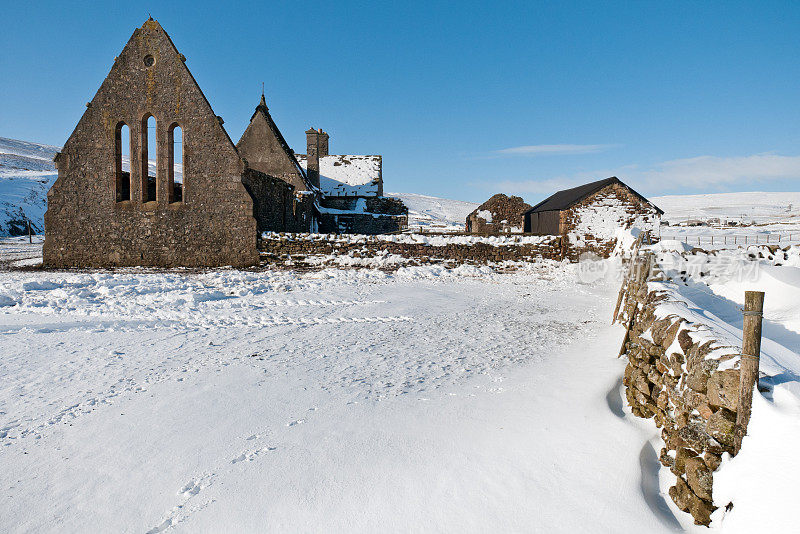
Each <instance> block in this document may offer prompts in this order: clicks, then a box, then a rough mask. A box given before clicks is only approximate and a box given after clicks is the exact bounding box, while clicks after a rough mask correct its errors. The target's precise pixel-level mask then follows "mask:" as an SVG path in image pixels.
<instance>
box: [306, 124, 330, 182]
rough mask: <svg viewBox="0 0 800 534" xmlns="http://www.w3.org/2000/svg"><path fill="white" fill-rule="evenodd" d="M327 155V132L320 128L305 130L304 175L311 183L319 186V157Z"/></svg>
mask: <svg viewBox="0 0 800 534" xmlns="http://www.w3.org/2000/svg"><path fill="white" fill-rule="evenodd" d="M327 155H328V134H326V133H325V132H323V131H322V128H320V129H319V130H316V129H314V128H310V129H308V130H306V157H307V168H306V175H307V176H308V181H309V182H311V184H312V185H315V186H317V187H319V158H320V157H321V156H327Z"/></svg>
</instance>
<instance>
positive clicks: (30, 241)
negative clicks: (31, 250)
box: [25, 219, 33, 244]
mask: <svg viewBox="0 0 800 534" xmlns="http://www.w3.org/2000/svg"><path fill="white" fill-rule="evenodd" d="M25 222H26V223H27V224H28V243H31V244H33V236H32V235H31V220H30V219H25Z"/></svg>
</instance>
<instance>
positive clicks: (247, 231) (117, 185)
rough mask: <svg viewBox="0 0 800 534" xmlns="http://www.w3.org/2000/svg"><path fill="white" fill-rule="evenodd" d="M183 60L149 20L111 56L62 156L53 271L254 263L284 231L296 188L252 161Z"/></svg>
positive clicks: (47, 250)
mask: <svg viewBox="0 0 800 534" xmlns="http://www.w3.org/2000/svg"><path fill="white" fill-rule="evenodd" d="M185 61H186V58H185V57H184V56H183V55H182V54H181V53H179V52H178V50H177V49H176V48H175V45H174V44H173V43H172V40H171V39H170V37H169V36H168V35H167V33H166V32H165V31H164V29H163V28H162V27H161V26H160V25H159V24H158V22H157V21H155V20H153V19H152V18H151V19H148V20H147V21H145V23H144V24H143V25H142V27H141V28H137V29H136V30H135V31H134V33H133V36H132V37H131V38H130V40H129V41H128V43H127V44H126V45H125V47H124V48H123V50H122V52H121V53H120V55H119V56H118V57H117V58H115V60H114V65H113V67H112V68H111V72H110V73H109V74H108V76H107V77H106V79H105V80H104V81H103V83H102V85H101V86H100V89H99V90H98V91H97V93H96V94H95V96H94V98H93V99H92V100H91V102H88V103H87V104H86V111H85V112H84V114H83V116H82V117H81V119H80V121H79V122H78V125H77V126H76V127H75V130H74V131H73V132H72V134H71V135H70V137H69V139H68V140H67V142H66V143H65V144H64V147H63V149H62V150H61V152H60V153H58V154H57V155H56V157H55V163H56V167H57V169H58V178H57V179H56V181H55V183H54V184H53V186H52V188H51V189H50V191H49V192H48V194H47V204H48V208H47V212H46V213H45V241H44V248H43V256H44V264H45V265H46V266H49V267H105V266H126V265H145V266H161V267H171V266H190V267H191V266H219V265H234V266H246V265H253V264H255V263H257V262H258V257H259V255H258V249H257V237H258V232H259V231H263V230H283V229H284V228H285V227H286V222H285V221H286V219H287V218H288V219H291V217H290V213H288V212H287V209H288V208H287V201H291V203H294V199H296V198H297V195H298V191H297V188H296V187H293V186H292V185H291V184H287V182H285V181H283V179H284V178H285V177H284V176H283V175H281V176H278V178H281V180H276V179H275V178H276V177H275V176H269V175H267V174H265V173H263V172H260V171H259V170H257V167H256V168H253V167H251V166H249V165H248V162H247V161H246V160H245V159H243V158H242V157H241V155H240V154H239V152H238V151H237V149H236V147H235V146H234V144H233V142H232V141H231V139H230V137H229V136H228V134H227V132H226V131H225V129H224V128H223V126H222V122H223V121H222V119H221V118H220V117H218V116H217V115H215V114H214V111H213V110H212V109H211V105H210V104H209V102H208V100H207V99H206V97H205V95H203V92H202V91H201V90H200V87H199V86H198V85H197V82H196V81H195V79H194V77H193V76H192V74H191V73H190V72H189V69H188V68H187V66H186V63H185ZM264 107H266V106H264ZM257 113H258V110H257ZM251 122H252V121H251ZM126 154H128V155H127V156H126ZM254 159H255V158H254ZM259 163H260V162H257V165H258V164H259ZM294 171H296V175H297V176H300V175H302V170H301V169H300V168H299V166H296V167H295V169H293V170H292V169H290V170H289V171H287V173H291V172H294ZM301 203H302V201H301ZM300 210H301V211H303V210H305V207H302V208H300ZM296 211H297V210H295V212H296ZM303 213H305V212H303ZM291 216H292V217H295V219H297V217H296V215H295V214H291ZM301 219H302V217H301ZM303 221H304V224H305V223H306V222H308V224H309V225H310V224H311V222H310V221H307V219H303Z"/></svg>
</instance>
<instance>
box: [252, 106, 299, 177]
mask: <svg viewBox="0 0 800 534" xmlns="http://www.w3.org/2000/svg"><path fill="white" fill-rule="evenodd" d="M259 113H260V114H261V115H262V116H263V117H264V119H266V121H267V126H269V129H270V130H272V133H273V135H275V139H277V140H278V143H279V144H280V145H281V148H282V149H283V151H284V152H285V153H286V155H287V156H288V157H289V159H290V160H291V161H292V163H294V165H295V167H297V170H298V171H299V172H300V174H301V175H302V176H303V180H305V181H306V182H308V177H307V176H306V171H305V169H303V167H302V166H300V164H299V163H298V162H297V158H296V157H295V155H294V150H292V149H291V148H289V143H287V142H286V139H284V138H283V134H282V133H281V131H280V130H279V129H278V125H277V124H275V121H274V120H272V116H271V115H270V114H269V108H268V107H267V101H266V99H265V98H264V93H261V102H259V103H258V105H257V106H256V110H255V111H254V112H253V115H252V116H251V117H250V122H253V119H254V118H256V115H258V114H259Z"/></svg>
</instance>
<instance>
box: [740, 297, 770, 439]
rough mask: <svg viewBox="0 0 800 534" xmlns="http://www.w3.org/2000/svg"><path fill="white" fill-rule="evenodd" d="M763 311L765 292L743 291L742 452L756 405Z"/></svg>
mask: <svg viewBox="0 0 800 534" xmlns="http://www.w3.org/2000/svg"><path fill="white" fill-rule="evenodd" d="M763 313H764V292H763V291H745V292H744V311H743V312H742V315H743V316H744V324H743V325H742V359H741V365H740V367H739V406H738V408H737V410H736V427H735V428H734V430H733V443H734V446H733V451H734V452H733V453H734V455H736V454H739V450H740V449H741V448H742V440H743V439H744V435H745V434H746V433H747V424H748V423H749V422H750V413H751V411H752V408H753V387H754V386H755V385H756V384H757V383H758V364H759V361H760V360H761V318H762V316H763Z"/></svg>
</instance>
